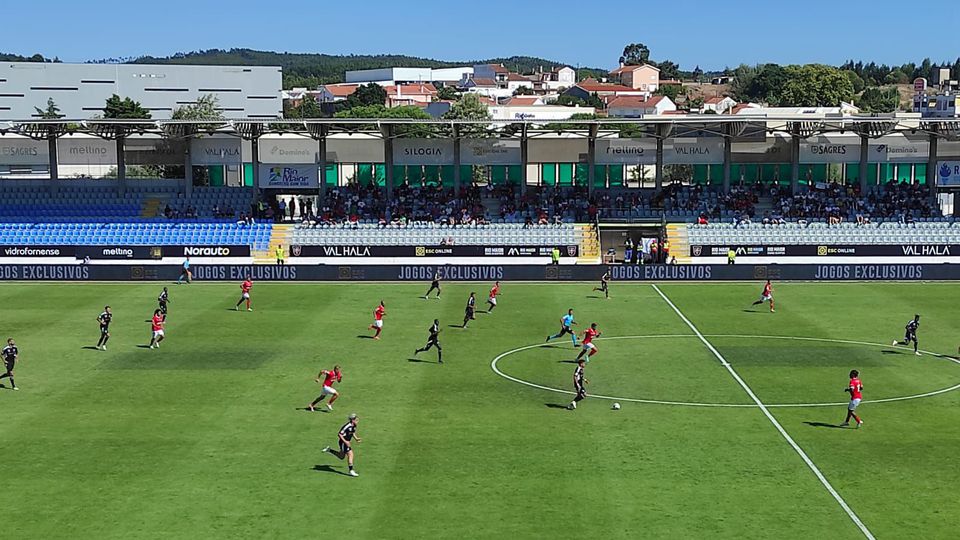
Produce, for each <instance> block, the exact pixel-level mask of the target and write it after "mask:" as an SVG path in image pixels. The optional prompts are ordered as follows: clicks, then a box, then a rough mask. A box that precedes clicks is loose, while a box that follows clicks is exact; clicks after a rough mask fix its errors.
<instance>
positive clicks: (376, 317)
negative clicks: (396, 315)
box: [367, 300, 387, 339]
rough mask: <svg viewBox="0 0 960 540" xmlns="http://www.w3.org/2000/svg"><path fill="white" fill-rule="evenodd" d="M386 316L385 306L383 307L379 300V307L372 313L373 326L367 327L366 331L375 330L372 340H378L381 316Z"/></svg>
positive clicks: (380, 330)
mask: <svg viewBox="0 0 960 540" xmlns="http://www.w3.org/2000/svg"><path fill="white" fill-rule="evenodd" d="M386 314H387V309H386V306H384V305H383V300H381V301H380V305H379V306H377V309H375V310H374V311H373V324H371V325H370V326H368V327H367V329H368V330H376V333H375V334H373V339H380V332H382V331H383V316H384V315H386Z"/></svg>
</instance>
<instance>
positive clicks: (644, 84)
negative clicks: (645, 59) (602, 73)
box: [610, 64, 660, 94]
mask: <svg viewBox="0 0 960 540" xmlns="http://www.w3.org/2000/svg"><path fill="white" fill-rule="evenodd" d="M610 78H611V79H613V80H615V81H618V82H619V83H620V84H622V85H623V86H629V87H630V88H634V89H637V90H642V91H644V92H646V93H648V94H653V93H654V92H656V91H657V89H658V88H660V69H659V68H657V67H654V66H651V65H650V64H641V65H638V66H620V67H619V68H617V69H615V70H613V71H611V72H610Z"/></svg>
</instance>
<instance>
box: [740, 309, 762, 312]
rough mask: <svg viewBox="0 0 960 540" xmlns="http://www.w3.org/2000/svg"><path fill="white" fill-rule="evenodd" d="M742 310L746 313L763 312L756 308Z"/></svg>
mask: <svg viewBox="0 0 960 540" xmlns="http://www.w3.org/2000/svg"><path fill="white" fill-rule="evenodd" d="M742 311H743V312H744V313H763V312H762V311H757V310H755V309H744V310H742Z"/></svg>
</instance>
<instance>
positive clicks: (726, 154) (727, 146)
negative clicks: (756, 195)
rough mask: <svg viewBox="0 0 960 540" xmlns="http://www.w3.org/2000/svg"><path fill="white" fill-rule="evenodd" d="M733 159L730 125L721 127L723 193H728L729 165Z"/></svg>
mask: <svg viewBox="0 0 960 540" xmlns="http://www.w3.org/2000/svg"><path fill="white" fill-rule="evenodd" d="M732 159H733V137H732V136H731V135H730V124H726V125H724V126H723V192H724V193H730V165H731V161H732Z"/></svg>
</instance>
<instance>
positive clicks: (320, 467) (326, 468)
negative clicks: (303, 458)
mask: <svg viewBox="0 0 960 540" xmlns="http://www.w3.org/2000/svg"><path fill="white" fill-rule="evenodd" d="M312 470H314V471H317V472H325V473H333V474H340V475H343V476H350V474H348V473H346V472H344V471H341V470H340V469H335V468H333V467H331V466H330V465H314V466H313V469H312Z"/></svg>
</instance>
